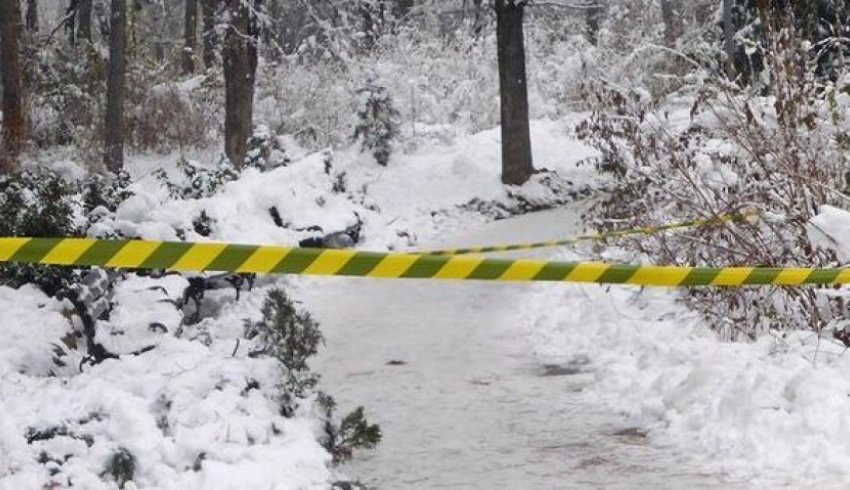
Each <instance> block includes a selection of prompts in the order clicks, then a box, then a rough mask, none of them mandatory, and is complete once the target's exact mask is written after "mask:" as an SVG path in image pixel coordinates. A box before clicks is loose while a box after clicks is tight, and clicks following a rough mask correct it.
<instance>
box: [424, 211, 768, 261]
mask: <svg viewBox="0 0 850 490" xmlns="http://www.w3.org/2000/svg"><path fill="white" fill-rule="evenodd" d="M759 215H761V211H747V212H741V213H731V214H721V215H718V216H717V217H715V218H710V219H697V220H690V221H680V222H678V223H668V224H664V225H658V226H644V227H640V228H631V229H628V230H621V231H609V232H605V233H594V234H591V235H581V236H577V237H573V238H567V239H564V240H548V241H545V242H532V243H514V244H509V245H493V246H486V247H472V248H454V249H444V250H429V251H425V252H420V253H423V254H428V255H468V254H483V253H493V252H514V251H517V250H532V249H538V248H554V247H563V246H565V245H575V244H577V243H581V242H588V241H599V240H605V239H608V238H623V237H627V236H633V235H654V234H657V233H662V232H665V231H670V230H678V229H683V228H701V227H704V226H710V225H715V224H719V223H726V222H730V221H739V220H744V219H748V218H751V217H753V216H759Z"/></svg>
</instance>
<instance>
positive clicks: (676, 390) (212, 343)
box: [0, 121, 850, 490]
mask: <svg viewBox="0 0 850 490" xmlns="http://www.w3.org/2000/svg"><path fill="white" fill-rule="evenodd" d="M571 123H572V122H571V121H566V122H564V121H561V122H551V121H539V122H535V123H534V124H533V126H532V129H533V141H534V148H535V159H536V162H537V165H538V166H539V167H546V168H549V169H552V170H557V171H558V172H559V173H560V174H561V176H562V177H564V178H568V179H570V180H572V181H574V182H575V183H577V184H583V183H591V182H593V181H595V179H596V177H595V175H594V171H593V169H592V167H584V166H580V167H577V166H576V163H577V162H579V161H580V160H582V159H583V158H585V157H587V156H590V155H592V152H591V151H590V150H589V149H587V148H586V147H584V146H582V145H581V144H579V143H577V142H576V141H575V140H574V138H572V136H571V132H570V127H571ZM288 150H289V149H288ZM290 154H291V155H292V156H293V157H294V158H293V160H294V162H293V163H292V164H291V165H290V166H288V167H283V168H278V169H275V170H272V171H269V172H266V173H260V172H258V171H254V170H248V171H246V172H244V173H243V175H242V177H241V178H240V179H239V180H238V181H235V182H231V183H228V184H226V185H225V186H224V187H223V188H222V189H221V190H220V192H218V193H217V194H216V195H215V196H213V197H210V198H204V199H198V200H187V201H177V200H173V199H170V198H168V197H167V193H166V192H165V190H164V189H162V188H161V187H159V186H158V185H157V184H156V183H155V181H154V179H153V178H152V177H150V176H148V172H149V171H150V170H153V169H155V168H156V167H157V166H159V165H163V166H165V167H166V168H167V169H169V168H170V167H171V166H172V165H173V162H170V161H169V162H162V161H159V162H156V161H154V160H153V159H151V158H150V157H145V158H142V159H139V161H137V162H135V163H134V164H131V165H130V167H131V168H133V169H134V171H135V172H136V175H135V176H136V177H137V178H138V182H137V183H136V184H135V185H134V190H135V191H136V196H135V197H134V198H132V199H130V200H129V201H127V202H125V203H124V204H123V205H122V206H121V207H120V209H119V210H118V212H117V213H116V215H115V217H114V219H113V222H112V223H111V224H110V226H114V227H116V228H118V229H120V230H122V231H124V232H125V233H127V234H130V235H137V236H141V237H145V238H161V239H176V238H177V236H178V231H177V230H182V231H183V232H184V233H185V234H186V237H187V238H188V239H190V240H205V239H208V240H216V241H233V242H242V243H260V244H293V243H295V242H296V241H297V240H299V239H302V238H305V237H307V236H311V235H315V232H309V231H305V230H303V228H306V227H309V226H314V225H318V226H321V227H322V229H323V231H325V232H332V231H337V230H340V229H342V228H345V227H346V226H350V225H351V224H353V223H354V222H355V221H356V219H357V216H360V218H361V219H362V220H363V221H364V230H363V233H364V236H365V242H364V243H363V244H362V245H361V247H362V248H365V249H412V248H416V247H429V246H456V245H479V244H481V245H487V244H493V242H496V243H502V242H512V241H534V240H539V239H548V238H562V237H566V236H569V235H572V234H575V233H577V232H579V231H581V230H580V226H578V225H577V222H578V214H579V213H580V211H581V206H582V205H584V204H582V205H574V206H569V207H568V208H567V209H565V210H563V211H560V212H559V213H561V214H558V213H556V214H539V215H534V216H528V217H524V218H520V219H517V220H505V221H502V222H499V223H498V225H493V226H484V222H485V221H486V220H485V218H484V217H482V216H480V215H477V214H475V213H473V212H469V211H460V210H458V209H457V208H456V206H458V205H462V204H465V203H468V202H469V201H471V200H472V199H474V198H479V199H483V200H501V199H505V198H506V196H507V193H508V192H519V193H522V194H523V195H525V196H526V197H527V198H528V199H531V200H534V199H541V200H545V199H547V198H548V197H550V196H548V195H547V192H549V191H548V190H547V189H546V188H545V187H543V186H542V185H540V182H539V180H535V181H532V182H531V183H530V184H529V185H527V186H525V187H524V188H522V189H520V190H506V189H505V188H504V187H503V186H502V185H501V183H500V182H499V176H498V175H499V174H498V170H499V164H498V162H499V158H500V157H499V133H498V131H497V130H492V131H485V132H483V133H480V134H477V135H473V136H468V137H461V138H458V139H457V140H455V141H453V142H449V143H438V142H434V143H433V144H429V145H426V146H423V147H421V148H418V149H416V150H414V151H412V152H411V153H410V154H407V155H400V154H399V155H397V156H395V157H394V158H393V159H392V160H391V162H390V165H389V167H387V168H380V167H377V166H376V165H375V164H374V162H373V161H371V159H370V158H369V157H366V156H363V155H361V154H360V153H359V152H357V151H355V150H350V151H340V152H337V153H335V154H334V155H333V162H334V163H333V168H332V175H331V176H329V175H327V174H326V173H325V163H324V162H325V154H324V153H321V152H320V153H316V154H307V153H306V152H304V151H303V150H300V149H298V148H292V149H291V151H290ZM62 165H63V167H68V168H70V167H71V166H69V165H68V163H67V162H63V164H62ZM341 172H345V179H346V184H347V185H346V187H347V189H348V191H347V192H344V193H336V194H335V193H333V192H331V188H332V183H333V178H331V177H335V176H337V175H339V174H340V173H341ZM272 206H274V207H276V208H277V209H278V211H279V213H280V215H281V218H282V219H283V220H284V221H285V222H286V223H289V224H290V225H291V226H290V227H289V228H281V227H277V226H275V225H274V223H273V222H272V219H271V217H270V215H269V212H268V210H269V208H270V207H272ZM202 210H204V211H206V212H207V214H209V215H210V216H211V217H212V218H213V219H215V224H214V225H213V233H212V235H211V236H210V237H208V238H203V237H199V236H198V235H197V234H196V233H195V232H193V231H192V224H191V222H192V219H193V218H195V217H196V216H198V214H199V213H200V212H201V211H202ZM830 212H832V211H829V210H827V211H826V213H830ZM845 218H846V217H842V216H841V215H840V213H839V212H838V210H835V212H833V214H832V215H827V216H826V217H824V218H823V219H822V220H821V221H819V222H816V224H817V225H818V226H819V227H820V228H822V229H828V230H832V232H833V233H835V232H846V224H847V223H848V222H850V221H848V220H845ZM297 229H301V230H300V231H299V230H297ZM835 237H836V238H837V239H839V240H840V241H844V240H843V235H836V236H835ZM541 253H542V254H544V255H542V256H552V257H555V258H560V259H565V260H573V259H580V256H579V255H576V254H575V253H574V252H568V251H554V252H553V251H543V252H541ZM553 253H554V255H545V254H553ZM273 284H278V285H285V286H286V287H288V288H289V289H290V290H292V291H293V293H294V294H295V296H296V298H299V299H301V300H302V301H303V303H304V305H305V306H306V307H307V308H308V309H309V310H310V311H312V312H314V313H315V315H316V317H317V319H318V320H319V321H320V322H322V327H323V330H324V331H325V334H326V337H327V349H326V351H325V352H324V353H323V354H322V358H321V359H320V360H319V362H318V363H317V366H316V367H318V371H319V372H320V373H323V374H324V375H325V379H324V381H323V384H322V387H323V389H325V390H327V391H328V392H329V393H330V394H332V395H334V396H336V397H337V398H338V401H339V402H340V405H341V408H342V409H343V410H345V409H350V408H353V406H356V405H357V404H362V405H365V406H366V409H367V414H368V416H369V417H370V418H371V419H372V420H373V421H376V422H378V423H380V424H382V427H383V429H384V433H385V441H384V443H383V444H382V445H381V446H379V448H378V449H377V450H375V451H373V452H365V453H360V454H358V455H357V456H356V457H355V460H354V462H353V463H352V464H351V466H349V467H344V468H343V471H345V472H349V473H351V474H352V475H353V476H355V477H357V478H360V479H362V480H363V481H364V482H366V483H370V484H375V485H377V486H378V487H379V488H482V489H483V488H498V487H506V488H730V487H751V486H752V487H766V488H775V487H777V486H782V485H784V486H789V487H792V488H796V487H800V486H806V487H808V488H842V487H843V486H845V485H847V484H850V479H848V477H850V396H849V395H850V376H848V375H847V372H848V369H850V365H848V363H850V361H848V360H847V359H846V357H845V356H843V352H844V349H843V346H840V345H837V344H836V343H834V342H832V341H830V340H828V339H827V338H821V339H819V338H818V337H816V336H815V335H813V334H788V335H785V336H778V335H777V336H768V337H765V338H762V339H760V340H759V341H757V342H754V343H751V344H725V343H721V342H719V341H718V340H717V338H716V337H715V336H714V335H713V334H712V333H711V332H710V331H709V330H708V329H707V328H706V327H705V325H704V324H702V323H701V322H700V321H699V319H698V318H695V317H694V315H693V314H691V313H689V312H688V311H687V310H685V309H684V307H683V306H681V305H679V304H677V303H676V301H675V298H676V296H675V292H673V291H669V290H654V291H648V290H647V291H640V290H638V289H634V288H628V287H610V288H608V287H605V288H603V287H593V286H576V285H565V284H540V285H496V284H483V283H430V282H421V281H409V282H402V283H397V282H386V281H363V280H356V279H342V278H325V279H317V278H298V279H275V280H269V281H268V282H266V283H264V285H263V286H261V287H260V288H258V289H257V290H255V291H254V292H252V293H250V294H244V295H243V297H242V299H240V300H239V301H236V300H235V298H234V297H233V294H232V293H231V292H228V291H220V292H216V293H212V294H211V297H212V300H213V301H212V302H211V304H208V305H206V308H208V309H209V311H208V312H211V313H214V317H211V318H209V319H207V320H205V321H203V322H201V324H199V325H196V326H192V327H187V328H186V329H185V331H184V332H182V334H181V335H180V336H176V335H175V332H176V331H178V330H179V328H180V326H179V321H180V315H179V312H177V311H176V310H175V309H174V308H173V306H171V303H169V302H168V301H167V300H169V299H174V298H175V297H176V296H177V295H179V294H180V293H181V291H182V289H183V288H184V287H185V285H186V283H185V279H183V278H180V277H177V276H167V277H165V278H162V279H150V278H144V277H135V276H130V278H129V279H128V280H127V281H125V282H123V283H121V285H120V287H119V288H118V290H117V291H116V294H115V301H116V305H117V306H116V309H115V311H114V312H113V314H112V316H111V319H110V321H109V322H108V323H107V324H104V325H101V326H100V327H102V328H101V329H100V330H99V333H98V339H99V340H101V341H103V343H104V344H106V345H107V346H108V347H109V348H110V349H113V350H114V351H115V352H120V353H123V354H126V355H124V356H123V357H122V358H121V359H120V360H107V361H105V362H103V363H101V364H99V365H97V366H93V367H89V366H86V367H84V368H83V370H82V372H80V369H79V365H80V361H81V360H82V359H81V352H82V349H81V348H78V349H73V348H71V347H68V346H66V345H65V344H64V343H63V342H62V340H61V339H62V338H63V337H65V336H66V335H67V334H68V333H69V332H70V331H71V326H72V320H70V319H69V317H68V314H67V311H68V309H69V304H68V303H62V302H59V301H57V300H54V299H50V298H47V297H45V296H44V295H43V294H42V293H41V292H39V291H37V290H34V289H32V288H28V287H24V288H21V289H19V290H17V291H15V290H11V289H9V288H0V331H2V332H3V333H4V343H3V344H0V489H3V490H5V489H10V490H11V489H19V488H34V489H37V488H42V487H43V486H44V485H45V484H48V483H55V484H56V485H57V486H56V488H63V487H64V486H67V484H68V479H71V480H72V481H73V483H74V487H75V488H86V489H107V488H116V484H115V483H114V482H110V481H109V479H108V478H102V477H101V474H102V472H103V469H104V465H105V464H106V461H107V460H108V458H109V457H110V455H112V454H114V452H115V451H116V450H117V449H118V448H120V447H123V448H126V449H128V450H129V451H130V452H131V453H132V454H134V455H135V456H136V458H137V462H136V463H137V464H136V466H137V471H136V478H135V480H134V481H133V482H132V483H130V484H128V485H127V488H133V487H134V488H145V489H171V488H174V489H177V488H181V489H183V488H202V489H231V488H234V489H235V488H273V489H290V488H292V489H309V488H328V486H329V482H330V481H333V480H334V479H336V478H337V477H338V476H339V475H338V474H337V472H336V471H335V470H334V469H333V468H331V467H330V465H329V460H330V458H329V455H328V454H327V453H326V452H325V451H324V450H323V449H322V448H321V447H320V446H319V445H318V444H317V442H316V440H315V439H316V433H317V430H318V427H317V420H316V418H315V416H314V414H312V413H309V411H307V410H302V411H301V412H300V413H298V414H297V416H296V417H294V418H291V419H286V418H283V417H281V416H280V415H279V414H278V406H277V403H276V401H275V399H274V394H275V389H274V387H275V384H276V383H277V381H278V380H279V379H280V374H281V373H280V371H279V367H278V366H277V365H276V364H275V363H274V362H273V361H271V360H268V359H259V358H258V359H252V358H249V357H248V356H247V350H246V348H245V347H244V345H242V346H239V345H237V341H238V340H239V339H240V337H241V336H242V335H243V320H244V319H245V318H256V317H257V316H258V315H259V307H260V305H261V303H262V299H263V296H264V294H263V293H264V290H265V289H266V288H268V287H271V286H272V285H273ZM152 322H158V323H160V324H162V326H164V327H165V329H166V330H167V332H162V331H161V329H159V328H157V329H151V328H150V324H151V323H152ZM242 340H243V341H244V339H242ZM151 345H155V346H156V348H155V349H153V350H152V351H150V352H146V353H143V354H141V355H138V356H136V355H132V354H128V353H132V352H137V351H138V350H139V349H140V348H143V347H146V346H151ZM60 351H61V352H62V354H63V355H62V356H61V360H62V362H63V363H64V366H60V365H57V364H56V362H55V360H54V355H56V353H57V352H60ZM389 361H403V362H404V364H402V365H387V362H389ZM547 373H548V374H556V375H553V376H541V374H547ZM252 381H256V382H257V383H258V384H259V386H260V388H259V389H247V387H248V385H249V383H250V382H252ZM28 430H29V432H28ZM48 430H54V431H56V430H59V431H61V432H62V434H64V435H59V436H56V437H52V438H50V439H47V440H38V439H39V437H38V434H39V432H42V433H43V432H44V431H48ZM644 433H645V434H646V436H645V437H644V436H643V435H642V434H644ZM28 435H29V436H30V439H31V443H28V441H27V436H28ZM39 458H42V459H43V458H48V459H50V462H48V463H46V464H41V463H38V462H37V460H38V459H39ZM60 462H61V464H60ZM51 469H55V470H58V473H57V474H56V475H55V477H54V476H51V475H50V473H49V471H50V470H51Z"/></svg>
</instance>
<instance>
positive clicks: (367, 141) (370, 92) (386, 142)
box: [354, 78, 398, 167]
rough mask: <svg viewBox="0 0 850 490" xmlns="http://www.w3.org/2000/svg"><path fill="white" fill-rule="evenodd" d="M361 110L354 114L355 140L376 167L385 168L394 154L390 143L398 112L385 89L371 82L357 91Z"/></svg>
mask: <svg viewBox="0 0 850 490" xmlns="http://www.w3.org/2000/svg"><path fill="white" fill-rule="evenodd" d="M358 95H360V109H359V110H358V111H357V126H355V127H354V139H355V140H356V141H359V142H360V146H361V148H362V149H363V151H364V152H370V153H371V154H372V156H374V157H375V161H376V162H378V165H380V166H382V167H386V166H387V164H388V163H389V161H390V156H391V155H392V151H393V140H394V139H395V138H396V135H397V133H398V123H397V122H396V119H397V117H398V111H396V110H395V107H393V101H392V98H391V97H390V96H389V94H388V93H387V89H386V87H384V86H383V85H381V84H379V83H378V82H377V81H376V80H375V79H373V78H370V79H369V80H368V81H367V82H366V86H365V87H363V88H362V89H360V90H358Z"/></svg>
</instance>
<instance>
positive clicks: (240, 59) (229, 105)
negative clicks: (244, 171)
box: [221, 0, 261, 166]
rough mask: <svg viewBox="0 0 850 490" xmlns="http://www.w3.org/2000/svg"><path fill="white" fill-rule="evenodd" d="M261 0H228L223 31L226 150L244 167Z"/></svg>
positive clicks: (252, 111) (251, 104)
mask: <svg viewBox="0 0 850 490" xmlns="http://www.w3.org/2000/svg"><path fill="white" fill-rule="evenodd" d="M260 2H261V0H254V1H253V3H252V4H251V3H249V2H248V1H245V0H225V6H226V9H227V14H228V19H229V23H228V25H227V30H226V31H225V34H224V44H223V46H222V52H221V55H222V61H223V63H224V93H225V114H224V152H225V154H226V155H227V158H229V159H230V161H231V162H232V163H233V164H234V165H236V166H242V164H243V163H244V162H245V154H246V152H247V147H248V138H249V137H251V124H252V120H253V116H254V81H255V77H256V73H257V44H258V43H259V38H260V24H259V19H258V18H257V13H258V12H259V9H260Z"/></svg>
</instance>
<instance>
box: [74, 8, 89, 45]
mask: <svg viewBox="0 0 850 490" xmlns="http://www.w3.org/2000/svg"><path fill="white" fill-rule="evenodd" d="M78 1H79V3H78V4H77V38H78V39H84V40H85V41H87V42H88V43H89V44H91V42H92V38H91V13H92V5H91V3H92V0H78Z"/></svg>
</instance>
